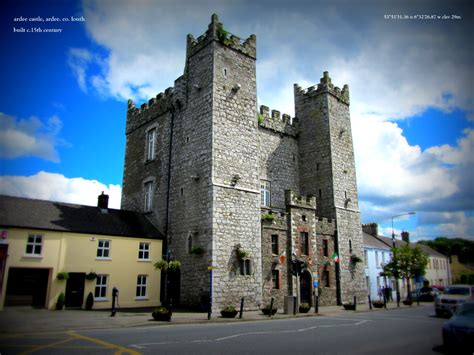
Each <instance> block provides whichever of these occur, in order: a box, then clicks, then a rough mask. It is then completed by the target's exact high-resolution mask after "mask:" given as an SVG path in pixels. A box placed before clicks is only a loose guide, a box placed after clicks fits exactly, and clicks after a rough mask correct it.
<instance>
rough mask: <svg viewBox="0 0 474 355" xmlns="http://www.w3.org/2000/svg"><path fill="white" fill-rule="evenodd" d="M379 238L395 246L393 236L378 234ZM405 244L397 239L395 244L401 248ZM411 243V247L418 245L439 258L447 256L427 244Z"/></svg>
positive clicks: (390, 245)
mask: <svg viewBox="0 0 474 355" xmlns="http://www.w3.org/2000/svg"><path fill="white" fill-rule="evenodd" d="M377 239H379V240H380V241H382V242H383V243H385V244H386V245H388V246H389V247H392V246H393V240H392V238H388V237H384V236H380V235H379V236H377ZM405 244H406V242H404V241H403V240H399V239H395V246H396V247H397V248H400V247H402V246H404V245H405ZM409 245H410V246H411V247H416V246H417V247H419V248H420V249H421V250H422V251H423V252H425V253H426V254H428V255H429V256H435V257H438V258H446V255H443V254H441V253H440V252H438V251H436V250H434V249H432V248H430V247H429V246H427V245H424V244H420V243H409Z"/></svg>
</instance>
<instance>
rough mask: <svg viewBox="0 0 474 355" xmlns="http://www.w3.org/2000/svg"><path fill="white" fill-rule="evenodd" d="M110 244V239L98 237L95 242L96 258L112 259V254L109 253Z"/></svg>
mask: <svg viewBox="0 0 474 355" xmlns="http://www.w3.org/2000/svg"><path fill="white" fill-rule="evenodd" d="M101 244H102V245H101ZM111 246H112V241H111V240H110V239H99V240H98V242H97V255H96V259H99V260H111V259H112V256H111V255H112V254H111V249H112V248H111ZM105 252H107V255H106V256H105V255H104V254H105Z"/></svg>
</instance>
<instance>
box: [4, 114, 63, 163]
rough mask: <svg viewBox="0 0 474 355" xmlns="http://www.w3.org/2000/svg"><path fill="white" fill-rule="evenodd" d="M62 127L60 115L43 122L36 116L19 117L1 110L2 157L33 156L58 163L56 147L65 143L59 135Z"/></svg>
mask: <svg viewBox="0 0 474 355" xmlns="http://www.w3.org/2000/svg"><path fill="white" fill-rule="evenodd" d="M61 128H62V122H61V120H60V119H59V117H58V116H52V117H50V118H48V120H47V121H46V122H43V121H41V120H40V119H39V118H38V117H35V116H32V117H30V118H26V119H18V118H16V117H13V116H9V115H6V114H4V113H1V112H0V158H6V159H15V158H19V157H28V156H33V157H38V158H42V159H45V160H50V161H52V162H55V163H58V162H59V155H58V152H57V150H56V147H57V146H58V145H60V144H64V143H65V142H64V141H63V140H61V139H60V138H59V137H58V135H59V132H60V131H61Z"/></svg>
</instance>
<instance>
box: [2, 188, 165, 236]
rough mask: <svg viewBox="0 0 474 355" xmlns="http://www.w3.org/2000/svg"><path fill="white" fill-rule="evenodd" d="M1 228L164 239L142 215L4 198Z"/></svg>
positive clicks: (59, 203) (51, 202) (66, 204)
mask: <svg viewBox="0 0 474 355" xmlns="http://www.w3.org/2000/svg"><path fill="white" fill-rule="evenodd" d="M103 211H105V212H103ZM0 226H2V227H22V228H32V229H43V230H52V231H67V232H74V233H87V234H98V235H111V236H123V237H136V238H151V239H163V235H162V234H161V233H160V232H159V231H158V230H157V229H156V228H155V227H154V226H153V225H152V224H151V222H150V221H149V220H148V219H147V218H146V217H145V216H144V215H143V214H142V213H138V212H132V211H124V210H117V209H111V208H109V209H107V210H101V209H100V208H99V207H91V206H83V205H75V204H70V203H62V202H53V201H44V200H34V199H28V198H21V197H12V196H4V195H0Z"/></svg>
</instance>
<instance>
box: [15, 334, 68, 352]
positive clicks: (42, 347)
mask: <svg viewBox="0 0 474 355" xmlns="http://www.w3.org/2000/svg"><path fill="white" fill-rule="evenodd" d="M71 340H73V339H72V338H68V339H65V340H61V341H57V342H55V343H50V344H45V345H37V346H33V348H32V349H30V350H27V351H24V352H21V353H20V355H24V354H29V353H33V352H35V351H39V350H43V349H47V348H52V347H55V346H56V345H59V344H64V343H67V342H68V341H71Z"/></svg>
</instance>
